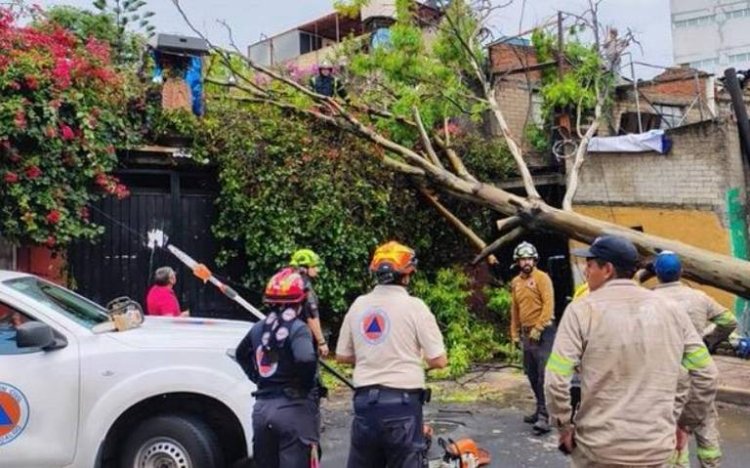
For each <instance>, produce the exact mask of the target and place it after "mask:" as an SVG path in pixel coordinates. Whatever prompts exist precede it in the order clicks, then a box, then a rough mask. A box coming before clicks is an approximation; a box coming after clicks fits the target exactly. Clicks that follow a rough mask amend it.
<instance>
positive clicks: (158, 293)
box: [146, 267, 189, 317]
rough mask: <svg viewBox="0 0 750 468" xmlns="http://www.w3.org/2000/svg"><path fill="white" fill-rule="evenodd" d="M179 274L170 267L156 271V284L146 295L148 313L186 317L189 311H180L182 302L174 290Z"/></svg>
mask: <svg viewBox="0 0 750 468" xmlns="http://www.w3.org/2000/svg"><path fill="white" fill-rule="evenodd" d="M176 283H177V275H176V274H175V272H174V270H173V269H171V268H170V267H161V268H159V269H157V270H156V272H155V273H154V285H153V286H152V287H151V289H150V290H149V291H148V294H147V295H146V313H147V314H148V315H161V316H166V317H186V316H188V315H189V312H188V311H185V312H180V303H179V302H178V301H177V295H176V294H175V292H174V285H175V284H176Z"/></svg>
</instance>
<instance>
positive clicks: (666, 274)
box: [653, 251, 737, 468]
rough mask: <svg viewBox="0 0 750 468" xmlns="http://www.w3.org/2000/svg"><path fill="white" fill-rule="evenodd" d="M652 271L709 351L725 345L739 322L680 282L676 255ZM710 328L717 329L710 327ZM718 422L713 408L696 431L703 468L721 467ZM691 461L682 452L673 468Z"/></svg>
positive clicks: (664, 257) (660, 290) (661, 259)
mask: <svg viewBox="0 0 750 468" xmlns="http://www.w3.org/2000/svg"><path fill="white" fill-rule="evenodd" d="M653 267H654V268H653V269H654V272H655V273H656V277H657V278H658V280H659V285H657V286H656V287H655V288H654V291H655V292H656V293H657V294H659V295H661V296H663V297H667V298H669V299H672V300H673V301H675V302H677V303H678V304H680V306H682V308H683V309H684V310H685V311H686V312H687V313H688V316H689V317H690V321H691V322H692V324H693V326H694V327H695V330H696V331H697V332H698V334H699V335H701V336H702V337H703V341H705V342H706V344H707V345H708V347H709V348H711V347H713V346H715V345H717V344H719V343H721V342H722V341H724V340H725V339H726V338H727V337H728V336H729V335H730V334H731V333H732V331H734V329H735V328H736V327H737V321H736V319H735V318H734V314H732V312H730V311H728V310H727V309H726V308H725V307H723V306H721V305H720V304H719V303H718V302H716V301H715V300H713V299H711V298H710V297H709V296H708V295H706V294H705V293H704V292H702V291H699V290H697V289H693V288H691V287H689V286H688V285H686V284H684V283H682V282H680V278H681V276H682V264H681V262H680V259H679V258H678V257H677V255H676V254H675V253H673V252H668V251H664V252H662V253H660V254H659V255H658V256H657V257H656V260H655V261H654V265H653ZM711 324H713V325H714V327H710V325H711ZM683 378H685V377H683ZM681 386H682V387H683V388H684V390H683V392H684V394H683V395H682V398H683V399H686V398H687V396H688V395H687V391H688V389H687V388H686V387H687V386H686V385H684V384H683V385H681ZM678 411H679V408H678ZM718 418H719V416H718V414H717V413H716V406H715V405H712V406H711V409H710V410H709V413H708V415H707V416H706V419H704V420H703V423H701V424H700V425H699V426H698V427H696V428H695V431H694V434H695V440H696V443H697V445H698V461H699V462H700V465H701V467H703V468H715V467H718V466H720V464H721V448H720V442H719V429H718V427H717V425H718ZM689 458H690V457H689V453H688V450H687V447H686V448H685V449H684V450H682V451H679V452H675V454H674V456H673V458H672V466H675V467H688V468H689V467H690V460H689Z"/></svg>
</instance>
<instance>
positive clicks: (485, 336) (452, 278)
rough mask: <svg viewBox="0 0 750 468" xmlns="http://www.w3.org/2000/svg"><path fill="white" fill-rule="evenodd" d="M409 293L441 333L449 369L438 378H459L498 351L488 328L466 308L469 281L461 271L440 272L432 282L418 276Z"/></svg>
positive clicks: (469, 288) (469, 287)
mask: <svg viewBox="0 0 750 468" xmlns="http://www.w3.org/2000/svg"><path fill="white" fill-rule="evenodd" d="M412 290H413V293H414V294H415V295H416V296H417V297H420V298H422V299H423V300H424V301H425V303H426V304H427V305H428V306H429V307H430V310H432V313H434V314H435V318H436V319H437V321H438V324H439V325H440V328H441V330H442V331H443V337H444V339H445V345H446V347H447V348H448V356H449V361H448V362H449V367H448V369H447V370H446V371H445V372H443V373H442V376H445V377H452V378H456V377H460V376H461V375H463V374H465V373H466V372H467V371H468V370H469V366H470V365H471V364H472V363H474V362H481V361H487V360H489V359H491V358H492V357H493V356H494V355H495V353H496V352H498V351H499V345H500V342H499V339H498V337H497V336H496V333H495V331H494V328H493V327H492V325H490V324H488V323H484V322H480V321H479V320H477V319H476V318H475V317H474V316H473V315H472V313H471V311H470V309H469V303H468V300H469V297H470V296H471V295H472V293H473V291H472V290H471V281H470V279H469V277H468V276H467V275H466V274H465V273H463V272H462V271H461V270H459V269H458V268H456V267H454V268H444V269H440V270H438V272H437V275H436V276H435V279H434V280H433V281H429V280H428V279H426V277H425V276H420V277H419V278H417V279H416V280H415V281H414V283H413V287H412Z"/></svg>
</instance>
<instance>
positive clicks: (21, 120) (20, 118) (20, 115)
mask: <svg viewBox="0 0 750 468" xmlns="http://www.w3.org/2000/svg"><path fill="white" fill-rule="evenodd" d="M13 124H14V125H15V126H16V128H19V129H24V128H26V112H24V110H23V109H18V110H17V111H16V117H15V119H13Z"/></svg>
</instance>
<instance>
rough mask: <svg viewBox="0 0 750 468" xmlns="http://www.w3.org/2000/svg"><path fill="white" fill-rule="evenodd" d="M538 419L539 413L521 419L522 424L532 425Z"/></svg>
mask: <svg viewBox="0 0 750 468" xmlns="http://www.w3.org/2000/svg"><path fill="white" fill-rule="evenodd" d="M538 419H539V413H534V414H530V415H528V416H524V417H523V422H525V423H526V424H534V423H536V422H537V420H538Z"/></svg>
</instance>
